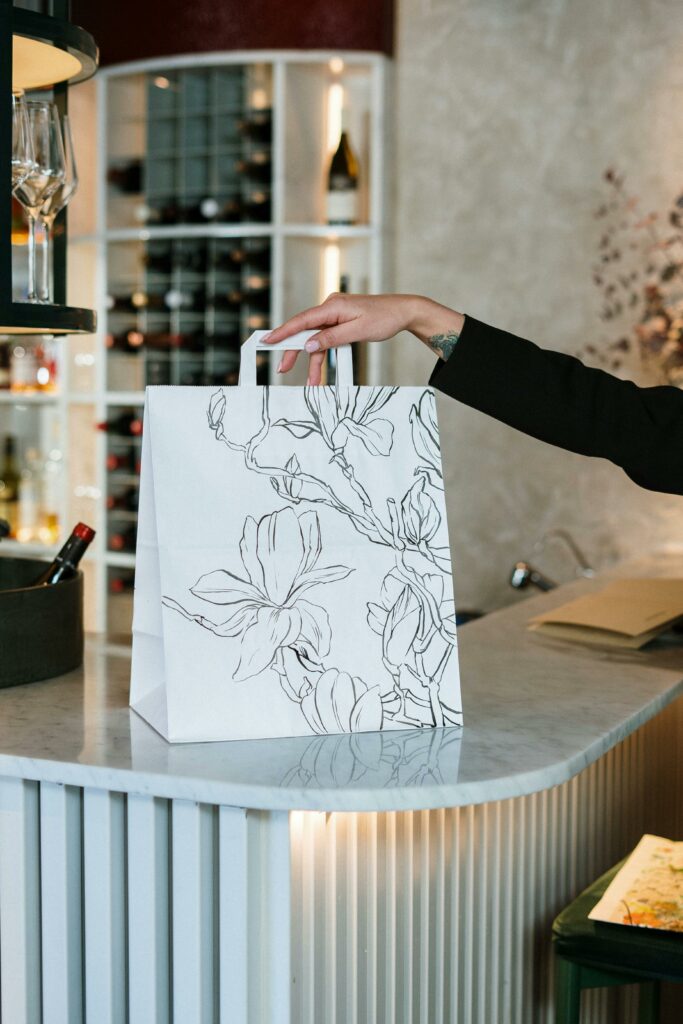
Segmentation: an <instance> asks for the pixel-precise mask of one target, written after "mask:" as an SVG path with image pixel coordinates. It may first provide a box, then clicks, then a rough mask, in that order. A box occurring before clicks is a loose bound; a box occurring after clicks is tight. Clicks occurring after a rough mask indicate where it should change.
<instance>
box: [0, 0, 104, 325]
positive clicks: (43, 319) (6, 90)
mask: <svg viewBox="0 0 683 1024" xmlns="http://www.w3.org/2000/svg"><path fill="white" fill-rule="evenodd" d="M70 7H71V4H70V0H52V11H53V14H52V15H47V14H38V13H36V12H34V11H26V10H23V9H22V8H17V7H14V5H13V3H12V0H0V167H5V172H4V173H5V186H4V189H3V186H2V181H1V176H0V189H2V190H3V191H4V195H5V198H4V199H3V200H2V201H0V334H92V333H94V331H95V330H96V328H97V316H96V313H95V311H94V310H92V309H79V308H77V307H73V306H67V305H66V285H67V280H66V277H67V274H66V237H67V209H66V207H65V208H64V209H63V210H61V211H60V213H59V215H58V216H57V218H56V221H55V226H54V244H53V260H54V264H53V266H54V300H55V301H54V304H40V303H32V302H14V301H12V242H11V225H12V202H11V199H12V179H11V161H12V105H11V94H12V70H13V68H12V64H13V54H12V40H13V37H14V36H15V35H21V36H28V37H30V38H33V39H38V40H41V41H43V42H49V43H52V44H53V45H54V46H57V47H59V48H60V49H63V50H67V51H69V52H70V53H72V54H74V55H75V56H77V57H78V59H79V61H80V62H81V72H80V73H79V74H78V75H76V76H75V77H74V78H73V79H72V80H71V81H72V82H78V81H84V80H85V79H86V78H89V77H91V76H92V75H93V74H94V73H95V71H96V70H97V63H98V49H97V45H96V43H95V41H94V39H93V38H92V36H90V35H89V34H88V33H87V32H85V31H84V29H82V28H79V26H78V25H72V24H71V22H70V21H69V14H70ZM68 90H69V82H68V81H64V82H59V83H56V84H54V85H53V96H54V102H55V103H56V104H57V107H58V109H59V112H60V115H62V116H63V115H64V114H66V113H67V111H68ZM1 194H2V193H0V195H1Z"/></svg>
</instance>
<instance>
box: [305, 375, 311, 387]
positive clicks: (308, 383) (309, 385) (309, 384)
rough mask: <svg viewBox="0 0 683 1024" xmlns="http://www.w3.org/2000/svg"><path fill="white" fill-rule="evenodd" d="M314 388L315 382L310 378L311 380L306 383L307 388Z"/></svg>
mask: <svg viewBox="0 0 683 1024" xmlns="http://www.w3.org/2000/svg"><path fill="white" fill-rule="evenodd" d="M312 386H313V381H312V380H311V378H310V377H309V378H308V380H307V381H306V387H307V388H310V387H312Z"/></svg>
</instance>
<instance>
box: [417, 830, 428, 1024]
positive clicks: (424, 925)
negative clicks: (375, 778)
mask: <svg viewBox="0 0 683 1024" xmlns="http://www.w3.org/2000/svg"><path fill="white" fill-rule="evenodd" d="M415 818H416V823H417V826H418V843H419V845H418V849H417V877H416V878H415V880H414V884H415V885H416V886H417V892H418V908H417V914H418V921H417V964H416V967H417V970H416V975H417V977H416V983H417V990H416V995H417V1013H416V1020H417V1022H419V1024H429V1019H430V1018H429V925H430V914H429V910H430V907H429V890H430V886H431V881H432V880H431V877H430V875H431V871H430V864H429V854H430V835H429V819H430V812H429V811H418V812H417V814H416V815H415Z"/></svg>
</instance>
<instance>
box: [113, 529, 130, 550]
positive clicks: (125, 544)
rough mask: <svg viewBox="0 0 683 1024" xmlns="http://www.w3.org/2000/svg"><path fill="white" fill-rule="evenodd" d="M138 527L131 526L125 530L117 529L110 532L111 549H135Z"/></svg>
mask: <svg viewBox="0 0 683 1024" xmlns="http://www.w3.org/2000/svg"><path fill="white" fill-rule="evenodd" d="M136 537H137V527H136V526H129V527H127V528H126V529H125V530H120V531H119V530H117V531H115V532H114V533H110V534H109V549H110V550H111V551H135V540H136Z"/></svg>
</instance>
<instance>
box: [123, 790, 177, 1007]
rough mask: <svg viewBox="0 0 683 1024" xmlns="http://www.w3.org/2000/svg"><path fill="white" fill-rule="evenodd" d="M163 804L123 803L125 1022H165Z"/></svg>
mask: <svg viewBox="0 0 683 1024" xmlns="http://www.w3.org/2000/svg"><path fill="white" fill-rule="evenodd" d="M168 840H169V827H168V804H167V802H166V801H165V800H158V799H156V798H155V797H152V796H146V795H139V794H134V793H131V794H130V796H129V797H128V801H127V866H128V964H129V978H128V1012H129V1024H167V1022H168V1019H169V1009H170V978H169V961H170V957H169V908H168V877H169V870H168V869H169V863H168V862H169V848H168Z"/></svg>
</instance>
